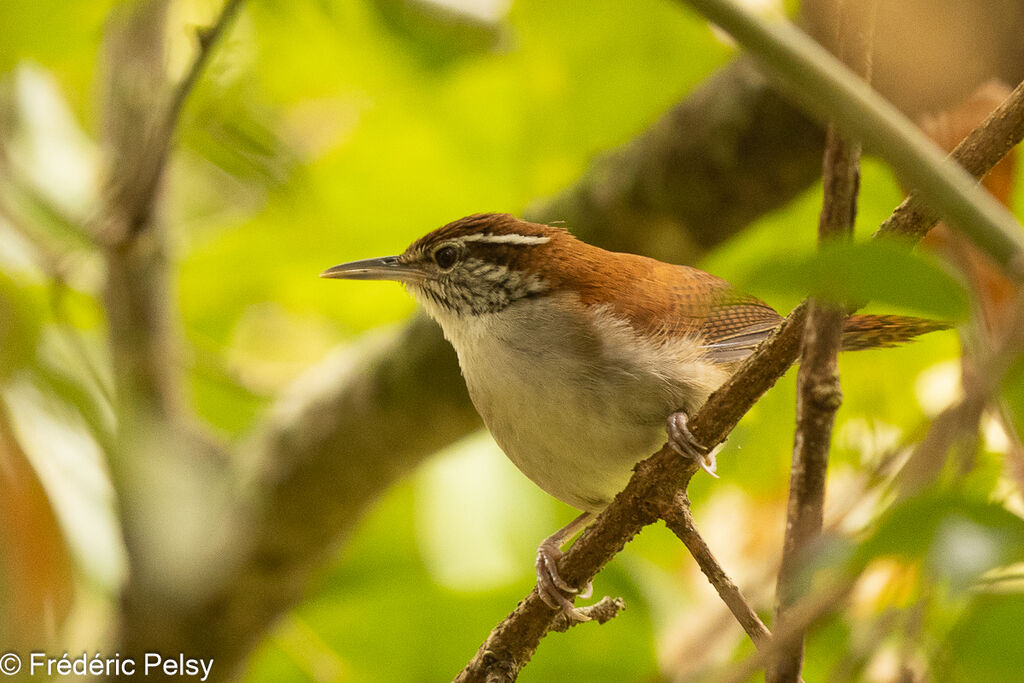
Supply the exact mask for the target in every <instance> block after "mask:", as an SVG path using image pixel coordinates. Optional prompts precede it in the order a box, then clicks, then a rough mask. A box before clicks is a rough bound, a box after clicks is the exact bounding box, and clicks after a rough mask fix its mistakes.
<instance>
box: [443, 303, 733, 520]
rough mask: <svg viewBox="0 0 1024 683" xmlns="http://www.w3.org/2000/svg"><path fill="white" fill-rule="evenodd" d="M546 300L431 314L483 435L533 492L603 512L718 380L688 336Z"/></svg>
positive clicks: (720, 371) (717, 373)
mask: <svg viewBox="0 0 1024 683" xmlns="http://www.w3.org/2000/svg"><path fill="white" fill-rule="evenodd" d="M565 310H572V309H567V308H566V307H564V306H557V305H552V303H551V299H550V298H548V299H541V300H539V301H532V300H531V301H523V302H520V303H519V304H516V305H514V306H511V307H509V308H507V309H505V310H504V311H502V312H500V313H495V314H487V315H483V316H476V317H473V318H468V319H461V320H445V319H444V316H436V317H437V318H438V320H439V322H440V323H441V325H442V327H443V328H444V330H445V334H446V336H447V337H448V339H449V340H450V341H451V342H452V344H453V346H455V349H456V351H457V352H458V355H459V363H460V365H461V366H462V372H463V374H464V376H465V378H466V383H467V385H468V387H469V393H470V396H471V397H472V399H473V403H474V405H475V406H476V408H477V410H478V411H479V413H480V415H481V417H483V420H484V423H485V424H486V425H487V428H488V429H489V430H490V432H491V434H492V435H493V436H494V439H495V441H496V442H497V443H498V445H499V446H500V447H501V449H502V450H503V451H504V452H505V453H506V455H508V457H509V458H510V459H511V460H512V462H513V463H515V464H516V466H517V467H518V468H519V469H520V470H522V472H523V473H524V474H525V475H526V476H527V477H529V478H530V479H532V480H533V481H534V482H535V483H536V484H537V485H539V486H540V487H541V488H543V489H544V490H545V491H547V492H548V493H550V494H551V495H553V496H555V497H556V498H558V499H559V500H562V501H564V502H566V503H568V504H569V505H572V506H573V507H576V508H579V509H581V510H586V511H595V512H596V511H598V510H601V509H602V508H604V507H605V506H606V505H607V504H608V503H609V502H610V501H611V499H612V498H613V497H614V496H615V494H616V493H618V492H619V491H621V490H622V489H623V488H624V487H625V485H626V482H627V481H628V480H629V477H630V475H631V474H632V468H633V465H635V464H636V463H637V462H639V461H640V460H642V459H643V458H645V457H647V456H648V455H650V454H651V453H653V452H654V451H656V450H657V449H658V448H659V447H660V446H661V445H662V444H663V443H664V442H665V439H666V437H665V420H666V418H667V417H668V416H669V414H670V413H672V412H673V411H674V410H678V409H687V410H689V411H692V410H695V409H696V408H697V407H698V406H699V405H700V404H701V403H703V402H704V400H705V399H706V398H707V396H708V394H710V392H711V391H712V390H713V389H714V388H715V387H717V386H718V385H719V384H720V383H721V382H722V381H723V380H724V379H725V377H726V376H727V373H726V371H725V370H724V369H722V368H720V367H717V366H714V365H712V364H710V363H707V362H706V361H704V360H703V359H702V358H701V354H700V350H699V349H698V348H697V344H696V343H695V342H693V341H692V340H684V341H680V340H676V341H673V342H670V343H669V344H667V345H666V344H659V345H654V344H650V343H645V342H644V341H643V340H641V339H639V338H638V337H637V336H636V335H635V333H634V332H633V331H632V329H631V328H630V327H629V326H628V325H626V324H625V323H624V322H622V321H620V320H618V319H616V318H614V317H612V316H609V315H606V314H604V313H600V314H598V315H594V316H591V317H589V318H588V319H581V318H580V319H572V320H569V319H567V318H566V316H565V315H564V314H562V312H563V311H565Z"/></svg>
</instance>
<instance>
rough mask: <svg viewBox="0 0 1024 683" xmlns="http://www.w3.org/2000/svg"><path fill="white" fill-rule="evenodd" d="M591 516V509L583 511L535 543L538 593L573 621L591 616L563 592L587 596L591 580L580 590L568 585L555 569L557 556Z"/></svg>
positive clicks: (547, 602) (587, 522)
mask: <svg viewBox="0 0 1024 683" xmlns="http://www.w3.org/2000/svg"><path fill="white" fill-rule="evenodd" d="M593 518H594V513H592V512H584V513H583V514H582V515H580V516H579V517H577V518H576V519H574V520H572V521H571V522H569V523H568V524H566V525H565V526H564V527H562V528H561V529H559V530H558V531H556V532H555V533H553V534H551V535H550V536H548V537H547V538H545V539H544V540H543V541H542V542H541V544H540V545H539V546H538V547H537V563H536V567H537V594H538V595H539V596H540V599H541V600H543V601H544V604H546V605H547V606H548V607H551V608H552V609H560V610H562V612H564V613H565V615H566V616H567V617H569V619H571V620H573V621H588V620H589V619H590V617H588V616H586V615H584V614H583V613H582V612H580V611H579V610H578V609H576V608H575V607H573V604H572V601H571V600H569V599H568V598H567V597H566V596H565V594H566V593H568V594H569V595H578V596H579V597H581V598H589V597H590V594H591V592H592V591H593V584H592V583H591V582H590V581H588V582H587V585H586V586H584V587H583V589H582V590H581V589H579V588H575V587H573V586H570V585H569V584H568V583H566V581H565V579H563V578H562V577H561V576H560V575H559V573H558V559H559V558H560V557H561V556H562V554H563V553H562V545H563V544H565V542H566V541H567V540H569V539H570V538H572V537H573V536H574V535H575V534H576V532H577V531H579V530H580V529H582V528H583V527H585V526H586V525H587V524H589V523H590V520H592V519H593Z"/></svg>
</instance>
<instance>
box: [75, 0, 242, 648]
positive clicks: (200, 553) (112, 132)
mask: <svg viewBox="0 0 1024 683" xmlns="http://www.w3.org/2000/svg"><path fill="white" fill-rule="evenodd" d="M240 4H241V2H240V0H228V2H227V3H226V4H225V5H224V7H223V9H222V10H221V13H220V14H219V15H218V17H217V18H216V20H215V21H214V23H213V25H212V26H211V28H210V29H208V30H207V32H206V34H205V36H204V37H201V38H200V41H199V46H198V49H197V52H196V55H195V58H194V60H193V62H192V64H191V66H190V67H189V69H188V71H187V72H186V76H185V77H184V78H183V79H182V81H180V82H179V83H177V84H172V83H169V82H168V80H167V74H166V65H165V39H164V37H165V34H166V27H165V24H166V18H167V10H168V0H142V1H140V2H136V3H132V4H131V5H128V6H124V5H123V6H121V7H119V8H118V9H116V10H115V11H114V12H113V13H112V16H111V19H110V21H109V24H108V27H107V32H106V36H105V38H106V40H105V52H106V54H105V57H106V78H105V79H104V84H105V86H106V91H105V92H104V97H103V107H104V111H103V140H102V151H103V154H104V158H105V162H106V167H105V173H106V177H105V184H104V188H103V194H102V201H101V207H100V212H99V217H98V219H97V221H96V225H95V227H94V230H93V233H94V236H95V238H96V239H97V241H98V242H99V244H100V245H101V247H102V250H103V257H104V260H105V265H106V281H105V283H104V291H103V299H104V304H105V308H106V312H107V324H108V328H109V329H108V337H109V344H110V349H111V360H112V364H113V371H114V378H115V387H116V398H117V403H118V410H117V414H118V439H117V442H118V443H117V445H116V446H115V447H113V448H112V449H111V450H110V452H109V453H108V461H109V465H110V471H111V477H112V479H113V482H114V487H115V490H116V492H117V496H118V503H119V506H120V512H121V522H122V531H123V534H124V540H125V547H126V549H127V552H128V558H129V565H130V570H129V573H128V581H127V583H126V584H125V586H124V587H123V589H122V592H121V612H120V622H119V624H118V627H119V632H118V634H117V638H118V641H119V647H121V648H122V649H123V651H126V652H130V653H132V654H133V655H138V654H140V653H142V652H147V651H153V650H161V651H183V650H180V649H175V648H174V645H177V644H179V642H176V639H177V638H178V637H179V635H178V634H179V633H180V630H182V629H184V628H186V627H187V617H185V616H183V614H182V613H183V612H187V611H188V610H189V609H190V607H191V606H192V605H191V602H192V601H195V600H199V599H201V598H202V596H203V594H204V591H205V590H207V587H206V585H205V584H204V582H205V583H213V582H214V581H215V580H216V579H217V578H219V577H220V576H222V575H223V574H224V573H226V572H228V571H230V570H231V569H232V568H233V565H234V562H235V557H236V554H237V550H236V548H235V547H234V546H235V545H237V543H238V539H237V538H235V537H233V536H230V535H228V534H226V533H225V531H224V528H225V527H226V526H228V525H229V523H230V520H232V519H233V514H234V513H233V511H232V510H230V509H228V508H230V507H231V506H232V505H233V501H232V500H231V499H230V498H228V497H227V496H226V495H225V494H226V492H228V491H229V490H230V487H229V485H228V481H229V480H228V475H229V472H228V470H227V468H226V467H225V466H224V465H225V463H226V462H227V458H226V455H227V452H226V450H225V449H223V448H221V447H219V446H217V445H215V444H213V443H212V442H211V441H210V440H209V439H208V438H206V437H205V435H203V434H201V433H199V432H198V431H196V430H194V428H193V427H192V425H191V424H190V423H188V421H187V420H185V419H184V418H185V412H186V411H185V410H184V409H183V405H184V402H183V401H182V398H181V393H182V392H181V387H180V364H179V363H178V362H176V360H177V359H176V340H175V334H174V325H173V323H172V316H171V313H170V310H171V304H170V302H171V300H172V296H171V288H170V287H169V284H168V280H169V272H168V271H169V268H168V259H167V244H166V240H165V236H164V232H163V226H161V224H160V221H159V220H158V218H157V210H158V200H159V195H160V187H161V184H162V180H163V176H164V170H165V168H166V166H167V160H168V157H169V154H170V149H171V141H172V139H173V136H174V132H175V129H176V127H177V124H178V120H179V118H180V114H181V110H182V107H183V106H184V104H185V102H186V100H187V98H188V96H189V94H190V93H191V92H192V90H193V88H194V86H195V84H196V83H197V81H198V79H199V77H200V75H201V73H202V71H203V68H204V66H205V65H206V64H207V63H208V61H209V59H210V53H211V51H212V49H213V47H214V46H215V44H216V39H217V37H218V36H220V35H222V34H223V32H224V31H225V30H226V27H227V25H228V24H229V23H230V20H231V19H232V18H233V17H234V15H235V13H236V12H237V10H238V8H239V7H240ZM184 482H187V484H185V483H184ZM189 515H194V516H197V517H198V518H200V519H201V523H200V524H194V525H191V526H190V525H188V524H181V526H180V528H179V527H177V526H174V527H172V526H171V525H170V524H169V520H175V521H177V520H179V519H181V520H184V519H188V516H189ZM191 521H195V519H194V518H193V519H192V520H191ZM199 526H202V528H201V529H199V530H198V531H197V527H199Z"/></svg>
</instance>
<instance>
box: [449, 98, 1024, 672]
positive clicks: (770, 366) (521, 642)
mask: <svg viewBox="0 0 1024 683" xmlns="http://www.w3.org/2000/svg"><path fill="white" fill-rule="evenodd" d="M1015 92H1016V91H1015ZM1008 108H1013V109H1017V108H1024V102H1021V101H1020V100H1019V99H1018V98H1013V97H1011V98H1009V99H1008V100H1007V101H1005V102H1004V103H1003V104H1002V105H1001V106H1000V108H999V109H998V110H996V112H994V113H993V115H992V116H990V117H989V118H988V119H987V120H986V123H985V124H982V126H980V127H979V128H977V129H975V131H974V132H972V133H971V135H970V136H969V137H968V139H967V140H965V141H964V143H963V144H962V145H961V146H958V147H957V150H955V151H954V153H953V159H954V161H959V158H958V155H959V154H960V153H961V150H962V149H981V148H984V149H985V150H989V149H991V148H1002V149H1004V150H1005V149H1007V148H1008V147H1007V140H1006V139H1005V138H1003V137H999V134H1000V133H1005V132H1006V131H1005V129H1004V128H1003V127H1001V126H992V125H989V123H990V122H991V121H993V120H1001V119H1003V118H1004V117H1007V116H1009V117H1010V118H1014V119H1015V118H1016V117H1018V116H1021V115H1022V114H1024V112H1022V111H1015V112H1014V113H1008V112H1007V111H1006V110H1007V109H1008ZM1011 134H1012V135H1013V136H1016V137H1014V138H1011V140H1010V141H1011V142H1012V143H1013V144H1011V145H1009V147H1012V146H1013V145H1015V144H1017V143H1019V142H1020V138H1021V136H1024V126H1019V127H1018V126H1013V127H1011ZM981 156H983V157H985V158H990V157H989V155H988V154H987V153H985V154H981ZM996 161H998V159H992V160H991V163H992V164H994V163H995V162H996ZM988 168H990V166H989V167H984V168H981V167H979V168H975V169H971V170H972V172H974V173H975V175H976V176H980V175H982V174H984V173H985V172H987V171H988ZM891 220H892V221H893V222H894V223H895V224H897V225H898V226H900V229H901V231H902V232H903V233H904V234H924V232H926V231H927V230H926V229H924V228H922V226H921V225H920V224H919V223H913V222H912V221H921V220H924V221H925V222H927V220H928V219H927V217H921V216H917V217H916V218H912V217H910V216H908V215H903V216H901V217H897V218H892V219H891ZM876 239H877V237H876ZM806 317H807V302H804V303H802V304H800V305H799V306H797V307H796V308H795V309H794V310H793V311H792V312H791V313H790V314H789V315H788V316H787V317H786V318H785V319H784V320H783V322H782V324H781V325H780V326H779V327H778V328H777V329H776V331H775V332H774V333H773V334H772V336H771V337H769V338H768V339H767V340H765V341H764V342H763V343H762V344H761V345H760V346H758V348H757V349H756V350H755V352H754V353H753V354H752V355H751V356H750V357H749V358H748V359H747V360H746V361H744V363H743V364H742V365H741V367H740V368H739V369H738V370H737V371H736V372H735V374H733V376H732V377H730V379H729V380H728V381H726V383H725V384H723V385H722V386H721V387H720V388H719V389H718V390H717V391H715V392H714V393H713V394H712V395H711V396H710V397H709V398H708V400H707V402H706V403H705V404H704V405H703V406H702V407H701V408H700V410H698V411H697V413H696V414H695V415H694V416H693V418H692V419H691V420H690V422H689V424H688V426H689V428H690V431H691V432H692V434H693V436H694V438H695V439H696V441H697V442H699V443H702V444H706V445H717V444H719V443H721V442H722V441H724V440H725V438H726V436H728V434H729V432H731V431H732V429H733V428H734V427H735V426H736V424H737V423H738V422H739V420H740V418H741V417H742V416H743V415H744V414H746V412H747V411H748V410H749V409H750V408H751V407H752V406H753V405H754V403H756V402H757V400H758V399H759V398H760V397H761V396H762V395H763V394H764V392H765V391H767V390H768V389H769V388H771V386H772V385H773V384H774V383H775V382H776V381H777V380H778V378H779V377H781V376H782V374H783V373H785V371H786V370H787V369H789V367H790V366H791V365H792V364H793V362H794V361H795V360H796V358H797V355H798V353H799V347H800V338H801V333H802V331H803V328H804V325H805V322H806ZM696 471H697V468H696V465H695V464H693V463H692V462H689V461H684V460H683V459H681V458H679V457H678V456H676V455H674V452H673V451H672V449H671V448H669V447H667V446H666V447H663V448H662V449H661V450H660V451H659V452H658V453H655V454H654V455H653V456H651V457H650V458H648V459H646V460H644V461H642V462H640V463H639V464H637V466H636V468H635V472H634V475H633V477H632V478H631V479H630V481H629V483H628V484H627V486H626V488H625V489H624V490H623V491H622V492H621V493H619V495H618V496H616V497H615V499H614V500H613V501H612V503H611V504H610V505H609V506H608V507H607V508H606V509H605V510H604V512H602V513H601V514H600V515H599V516H598V517H597V519H596V520H595V521H594V523H593V524H592V525H591V526H590V527H589V528H588V529H587V530H586V531H585V532H584V533H583V535H582V536H581V537H580V538H579V540H577V541H576V543H574V544H573V545H572V546H571V547H570V548H569V549H568V551H567V552H566V553H565V555H564V556H563V557H562V558H561V560H560V562H559V565H558V569H559V574H560V575H561V576H562V577H563V578H564V579H565V580H566V581H568V582H569V583H570V584H572V585H584V584H585V583H586V582H587V581H589V580H591V579H592V578H593V577H594V575H595V574H596V573H597V572H598V571H600V569H601V568H603V567H604V565H605V564H607V563H608V562H609V561H610V560H611V558H612V557H614V556H615V554H617V553H618V552H619V551H620V550H621V549H622V548H623V547H624V546H625V544H626V543H627V542H628V541H629V540H630V539H631V538H632V537H633V536H635V535H636V534H637V533H639V531H640V530H641V529H642V528H643V527H644V526H646V525H648V524H651V523H653V522H654V521H656V520H657V519H658V518H659V517H664V516H666V515H669V514H672V512H671V510H672V505H673V504H674V502H675V500H676V495H677V492H678V491H680V490H681V491H685V490H686V487H687V485H688V484H689V481H690V479H691V478H692V477H693V475H694V473H695V472H696ZM554 614H555V611H554V610H552V609H551V608H549V607H547V606H546V605H544V603H543V602H542V601H541V600H540V598H539V597H538V596H537V592H536V589H534V590H533V591H531V593H530V594H529V595H527V596H526V598H524V599H523V601H522V602H520V603H519V605H518V606H517V607H516V609H515V610H514V611H513V612H512V613H511V614H510V615H509V616H508V617H506V618H505V620H503V621H502V622H501V623H500V624H498V626H496V627H495V628H494V630H492V631H491V633H490V635H489V636H488V637H487V639H486V640H485V641H484V644H483V645H481V647H480V649H479V650H478V651H477V653H476V654H475V655H474V656H473V658H472V659H471V660H470V661H469V663H468V664H467V665H466V668H465V669H463V671H462V672H461V673H460V674H459V676H458V677H457V679H456V680H459V681H483V680H512V679H514V678H515V676H516V675H517V674H518V672H519V670H520V669H521V668H522V667H523V666H525V664H526V663H527V662H528V661H529V659H530V657H531V656H532V654H533V652H534V651H536V648H537V646H538V644H539V643H540V639H541V638H542V637H543V635H544V634H545V633H546V632H547V630H548V624H549V623H550V622H551V620H552V619H553V618H554Z"/></svg>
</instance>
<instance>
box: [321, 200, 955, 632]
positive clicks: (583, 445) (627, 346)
mask: <svg viewBox="0 0 1024 683" xmlns="http://www.w3.org/2000/svg"><path fill="white" fill-rule="evenodd" d="M322 277H328V278H344V279H350V280H395V281H397V282H401V283H402V284H403V285H405V286H406V287H407V288H408V290H409V292H410V293H411V294H412V296H413V297H414V298H415V299H416V300H417V301H418V302H419V303H420V304H421V305H422V306H423V307H424V308H425V309H426V311H427V313H428V314H429V315H430V317H431V318H433V319H434V320H435V321H437V322H438V324H440V325H441V328H442V330H443V331H444V335H445V337H447V339H448V341H450V342H451V344H452V346H454V347H455V351H456V352H457V354H458V357H459V364H460V366H461V367H462V373H463V375H464V376H465V379H466V384H467V386H468V387H469V394H470V397H471V398H472V400H473V404H474V405H475V406H476V409H477V410H478V411H479V413H480V416H481V417H482V418H483V420H484V424H486V425H487V428H488V429H489V430H490V432H491V434H492V435H493V436H494V440H495V441H496V442H497V443H498V445H499V446H500V447H501V449H502V450H503V451H504V452H505V454H506V455H508V457H509V459H511V460H512V462H513V463H515V465H516V466H517V467H518V468H519V469H520V470H522V472H523V473H524V474H525V475H526V476H527V477H529V478H530V479H532V480H533V481H534V482H535V483H536V484H537V485H538V486H540V487H541V488H542V489H544V490H545V491H547V492H548V493H550V494H551V495H553V496H554V497H556V498H558V499H559V500H562V501H564V502H566V503H568V504H569V505H572V506H573V507H576V508H578V509H580V510H583V514H582V515H580V517H578V518H577V519H575V520H573V522H571V523H570V524H569V525H567V526H566V527H565V528H563V529H560V530H559V531H558V532H556V533H555V534H553V535H552V536H551V537H549V538H548V539H546V540H545V541H544V542H543V543H541V545H540V547H539V548H538V555H537V575H538V591H539V593H540V596H541V597H542V598H543V599H544V601H545V602H546V603H547V604H549V605H551V606H552V607H560V608H562V609H563V610H565V611H566V612H567V613H568V614H569V615H570V616H574V617H578V612H577V611H575V610H574V608H573V606H572V603H571V601H570V600H569V599H568V598H567V597H566V594H569V595H572V594H574V593H578V592H579V589H577V588H575V587H572V586H569V585H567V584H566V582H565V581H564V580H562V579H561V577H559V575H558V571H557V569H556V564H555V563H556V561H557V559H558V557H559V556H560V555H561V546H562V545H563V544H564V542H565V541H566V540H568V539H569V538H571V537H572V535H573V534H574V533H575V532H576V531H578V530H579V529H581V528H582V527H583V526H585V525H586V524H587V522H588V521H589V520H590V519H591V518H592V517H593V516H594V515H595V514H596V513H598V512H600V511H601V510H602V509H603V508H604V507H605V506H606V505H607V504H608V503H609V502H611V500H612V498H614V497H615V494H616V493H618V492H619V491H620V490H621V489H622V488H624V487H625V485H626V482H627V481H628V480H629V477H630V474H631V473H632V469H633V466H634V465H635V464H636V463H637V462H639V461H640V460H642V459H643V458H645V457H647V456H648V455H650V454H652V453H654V452H655V451H656V450H658V448H659V447H660V446H661V445H662V444H663V443H664V442H665V439H666V426H667V433H668V440H669V443H670V444H672V446H673V447H674V448H675V449H676V450H677V451H678V452H680V453H681V454H682V455H684V456H686V457H691V458H694V459H696V460H697V462H698V463H699V464H700V465H701V466H703V467H704V468H705V469H707V470H709V471H712V472H713V467H714V459H713V456H712V455H710V454H709V453H708V452H707V450H706V449H704V448H702V447H701V446H699V445H698V444H696V443H694V441H693V439H692V437H690V434H689V431H688V430H687V429H686V416H687V415H692V414H693V413H694V412H695V411H696V410H697V409H698V408H699V407H700V406H701V405H702V404H703V403H704V401H705V400H707V398H708V396H709V395H710V394H711V392H712V391H714V390H715V389H716V388H717V387H718V386H719V385H721V384H722V382H724V381H725V379H726V378H728V377H729V375H730V374H731V373H732V372H733V371H734V370H735V369H736V367H737V366H738V364H739V363H740V362H741V361H742V360H743V359H744V358H746V357H747V356H748V355H750V353H751V352H752V351H753V349H754V347H756V346H757V345H758V343H759V342H761V341H762V340H763V339H765V338H766V337H767V336H768V335H769V334H770V333H771V332H772V330H774V329H775V327H776V326H778V324H779V323H780V322H781V320H782V318H781V316H780V315H779V314H778V313H776V312H775V310H773V309H772V308H771V307H770V306H768V305H767V304H765V303H764V302H762V301H760V300H758V299H756V298H754V297H751V296H747V295H744V294H741V293H739V292H736V291H735V290H734V289H733V288H732V287H731V286H730V285H729V284H728V283H727V282H725V281H724V280H722V279H720V278H717V277H715V276H714V275H710V274H708V273H705V272H703V271H701V270H698V269H696V268H690V267H688V266H677V265H670V264H667V263H662V262H661V261H656V260H654V259H651V258H646V257H644V256H637V255H635V254H623V253H616V252H611V251H606V250H604V249H601V248H599V247H595V246H591V245H589V244H586V243H584V242H581V241H579V240H577V239H576V238H575V237H573V236H572V235H571V234H570V233H569V232H568V231H566V230H564V229H561V228H554V227H551V226H547V225H540V224H537V223H530V222H527V221H523V220H520V219H518V218H515V217H514V216H510V215H507V214H477V215H473V216H468V217H466V218H463V219H461V220H458V221H455V222H453V223H449V224H448V225H445V226H444V227H441V228H438V229H437V230H434V231H433V232H431V233H429V234H427V235H426V236H424V237H422V238H421V239H419V240H417V241H416V242H414V243H413V244H412V245H411V246H410V247H409V248H408V249H406V250H405V251H404V252H403V253H402V254H400V255H398V256H387V257H384V258H374V259H366V260H362V261H354V262H351V263H345V264H342V265H339V266H334V267H333V268H329V269H328V270H326V271H325V272H324V273H323V274H322ZM943 327H945V325H943V324H942V323H936V322H933V321H928V320H921V319H918V318H908V317H901V316H867V315H858V316H852V317H851V318H849V319H848V321H847V324H846V327H845V331H844V337H843V347H844V348H847V349H854V348H868V347H874V346H887V345H891V344H894V343H899V342H903V341H907V340H909V339H911V338H913V337H914V336H916V335H918V334H922V333H924V332H929V331H932V330H935V329H941V328H943ZM587 590H588V591H589V586H588V587H587Z"/></svg>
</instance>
